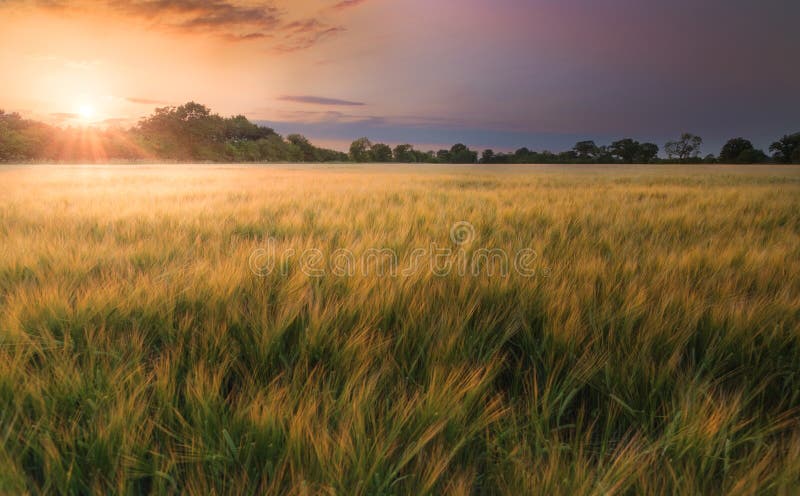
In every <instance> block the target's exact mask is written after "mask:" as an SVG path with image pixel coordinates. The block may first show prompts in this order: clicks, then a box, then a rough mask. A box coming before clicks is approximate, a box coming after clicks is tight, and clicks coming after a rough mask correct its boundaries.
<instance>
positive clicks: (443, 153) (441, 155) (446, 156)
mask: <svg viewBox="0 0 800 496" xmlns="http://www.w3.org/2000/svg"><path fill="white" fill-rule="evenodd" d="M436 161H437V162H441V163H443V164H449V163H450V150H439V151H438V152H436Z"/></svg>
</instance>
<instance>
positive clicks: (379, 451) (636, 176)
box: [0, 165, 800, 495]
mask: <svg viewBox="0 0 800 496" xmlns="http://www.w3.org/2000/svg"><path fill="white" fill-rule="evenodd" d="M0 185H2V188H0V441H1V443H0V494H26V493H28V494H52V493H55V494H112V493H119V494H177V493H181V494H203V495H205V494H298V495H301V494H338V495H394V494H398V495H399V494H414V495H417V494H420V495H423V494H512V495H520V494H546V495H552V494H565V495H583V494H587V495H588V494H597V495H609V494H743V495H744V494H776V495H784V494H785V495H791V494H797V493H798V491H800V420H799V419H800V169H798V168H797V167H790V166H787V167H780V166H749V167H733V166H685V167H684V166H606V167H604V166H580V167H579V166H551V167H549V166H502V167H501V166H497V167H489V166H487V167H475V166H472V167H457V166H377V165H364V166H354V165H331V166H301V165H297V166H295V165H275V166H262V167H233V166H231V167H224V166H211V165H198V166H149V167H148V166H138V167H134V166H103V167H100V166H85V167H78V166H62V167H37V166H25V167H4V168H1V169H0ZM503 256H505V257H506V262H507V263H505V266H504V262H503ZM393 260H394V261H393ZM353 263H354V264H355V265H352V264H353Z"/></svg>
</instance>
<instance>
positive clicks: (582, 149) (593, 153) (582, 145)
mask: <svg viewBox="0 0 800 496" xmlns="http://www.w3.org/2000/svg"><path fill="white" fill-rule="evenodd" d="M572 151H573V152H575V156H576V157H577V159H578V160H580V161H581V162H594V161H596V160H597V158H598V156H599V155H600V148H598V146H597V145H596V144H595V142H594V141H579V142H577V143H575V146H574V147H572Z"/></svg>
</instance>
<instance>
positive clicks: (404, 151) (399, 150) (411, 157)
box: [393, 144, 418, 164]
mask: <svg viewBox="0 0 800 496" xmlns="http://www.w3.org/2000/svg"><path fill="white" fill-rule="evenodd" d="M393 156H394V161H395V162H400V163H404V164H408V163H412V162H418V160H417V156H416V154H415V153H414V147H413V146H411V145H409V144H405V145H397V146H396V147H394V151H393Z"/></svg>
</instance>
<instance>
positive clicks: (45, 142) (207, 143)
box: [0, 102, 800, 164]
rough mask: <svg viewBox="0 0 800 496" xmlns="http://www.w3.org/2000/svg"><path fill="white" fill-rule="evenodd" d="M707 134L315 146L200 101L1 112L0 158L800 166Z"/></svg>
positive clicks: (776, 146) (783, 155)
mask: <svg viewBox="0 0 800 496" xmlns="http://www.w3.org/2000/svg"><path fill="white" fill-rule="evenodd" d="M702 144H703V140H702V138H700V137H699V136H695V135H693V134H691V133H684V134H683V135H682V136H681V137H680V138H678V139H676V140H674V141H669V142H667V143H666V144H665V145H664V153H665V154H666V156H667V158H666V159H662V158H660V157H659V152H660V151H661V150H660V148H659V146H658V145H656V144H654V143H648V142H645V143H640V142H639V141H636V140H634V139H631V138H625V139H621V140H618V141H614V142H613V143H611V144H609V145H597V144H596V143H595V142H594V141H580V142H578V143H576V144H575V146H573V147H572V149H570V150H567V151H564V152H560V153H553V152H550V151H532V150H530V149H528V148H520V149H518V150H516V151H514V152H511V153H502V152H497V153H496V152H494V151H493V150H483V152H481V153H480V154H479V153H478V151H475V150H471V149H470V148H469V147H468V146H466V145H464V144H462V143H458V144H456V145H453V146H452V147H451V148H450V149H442V150H439V151H420V150H416V149H415V148H414V147H413V146H412V145H410V144H401V145H397V146H395V147H394V148H392V147H390V146H389V145H387V144H385V143H373V142H371V141H370V140H369V139H368V138H359V139H357V140H355V141H353V143H352V144H351V146H350V150H349V153H343V152H339V151H336V150H330V149H326V148H320V147H317V146H314V145H313V144H312V143H311V142H310V141H309V140H308V139H307V138H306V137H305V136H302V135H300V134H290V135H288V136H286V137H283V136H281V135H279V134H278V133H276V132H275V131H274V130H273V129H271V128H269V127H266V126H261V125H258V124H255V123H253V122H250V121H249V120H248V119H247V118H246V117H244V116H241V115H238V116H234V117H228V118H224V117H221V116H219V115H218V114H215V113H212V112H211V110H210V109H209V108H208V107H206V106H204V105H201V104H199V103H195V102H189V103H187V104H185V105H181V106H178V107H162V108H158V109H156V110H155V111H154V113H153V114H151V115H150V116H148V117H145V118H143V119H141V120H140V121H139V122H138V123H137V124H136V125H135V126H133V127H132V128H130V129H121V128H118V127H113V126H112V127H108V128H106V129H91V131H87V129H86V128H82V127H67V128H61V127H57V126H50V125H47V124H44V123H41V122H37V121H33V120H28V119H24V118H22V117H21V116H20V115H19V114H16V113H5V112H3V111H2V110H0V162H27V161H45V162H74V161H87V162H101V161H107V160H174V161H207V162H347V161H352V162H362V163H366V162H380V163H383V162H397V163H445V164H475V163H481V164H522V163H541V164H617V163H619V164H634V163H641V164H650V163H732V164H760V163H794V164H800V133H794V134H791V135H785V136H783V137H782V138H780V139H778V140H777V141H775V142H774V143H773V144H772V145H771V146H770V148H769V152H770V153H771V155H767V153H765V152H764V151H763V150H759V149H757V148H755V147H754V146H753V144H752V142H750V141H749V140H747V139H744V138H734V139H731V140H729V141H728V142H727V143H726V144H725V146H723V147H722V149H721V150H720V152H719V154H718V155H713V154H712V155H706V156H704V157H701V155H700V149H701V146H702Z"/></svg>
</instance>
